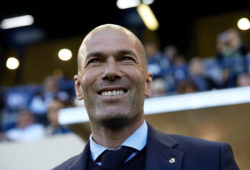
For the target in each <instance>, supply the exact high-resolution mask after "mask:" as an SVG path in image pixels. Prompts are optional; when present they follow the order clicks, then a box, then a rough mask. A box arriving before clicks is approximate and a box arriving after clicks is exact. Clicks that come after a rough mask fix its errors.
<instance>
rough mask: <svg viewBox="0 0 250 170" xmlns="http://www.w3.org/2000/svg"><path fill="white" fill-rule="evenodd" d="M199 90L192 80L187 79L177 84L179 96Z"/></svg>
mask: <svg viewBox="0 0 250 170" xmlns="http://www.w3.org/2000/svg"><path fill="white" fill-rule="evenodd" d="M197 91H198V88H197V86H196V84H195V82H194V81H193V80H192V79H189V78H188V79H185V80H182V81H180V82H179V83H178V84H177V94H186V93H194V92H197Z"/></svg>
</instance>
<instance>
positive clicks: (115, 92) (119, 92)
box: [101, 90, 126, 96]
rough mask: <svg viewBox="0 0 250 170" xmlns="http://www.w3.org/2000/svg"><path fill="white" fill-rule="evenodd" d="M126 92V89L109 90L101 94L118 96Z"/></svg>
mask: <svg viewBox="0 0 250 170" xmlns="http://www.w3.org/2000/svg"><path fill="white" fill-rule="evenodd" d="M125 93H126V92H125V91H124V90H108V91H103V92H101V96H117V95H123V94H125Z"/></svg>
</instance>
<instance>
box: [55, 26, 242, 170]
mask: <svg viewBox="0 0 250 170" xmlns="http://www.w3.org/2000/svg"><path fill="white" fill-rule="evenodd" d="M74 80H75V89H76V95H77V97H78V99H79V100H84V102H85V106H86V110H87V112H88V116H89V120H90V127H91V131H92V134H91V136H90V138H89V141H88V143H87V145H86V146H85V149H84V151H83V152H82V153H81V154H79V155H76V156H74V157H72V158H70V159H69V160H67V161H65V162H64V163H62V164H61V165H59V166H57V167H56V168H54V170H108V169H110V170H115V169H119V170H127V169H131V170H132V169H133V170H144V169H146V170H168V169H169V170H237V169H238V167H237V165H236V163H235V161H234V157H233V153H232V150H231V147H230V146H229V145H228V144H225V143H217V142H211V141H205V140H202V139H196V138H190V137H185V136H179V135H169V134H164V133H161V132H159V131H157V130H155V129H154V128H153V127H152V126H151V125H149V124H148V123H146V121H145V119H144V111H143V106H144V99H145V98H146V97H150V95H151V85H152V73H150V72H148V70H147V63H146V53H145V49H144V47H143V45H142V43H141V41H140V40H139V39H138V38H137V37H136V36H135V35H134V34H133V33H132V32H131V31H129V30H128V29H126V28H124V27H121V26H118V25H113V24H105V25H101V26H99V27H97V28H95V29H93V30H92V31H91V32H90V33H89V34H88V35H87V36H86V37H85V38H84V40H83V42H82V44H81V46H80V49H79V52H78V74H77V75H76V76H75V77H74Z"/></svg>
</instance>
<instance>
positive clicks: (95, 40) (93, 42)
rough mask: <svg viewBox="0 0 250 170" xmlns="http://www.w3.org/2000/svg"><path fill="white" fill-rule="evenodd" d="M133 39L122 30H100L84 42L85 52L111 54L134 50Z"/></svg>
mask: <svg viewBox="0 0 250 170" xmlns="http://www.w3.org/2000/svg"><path fill="white" fill-rule="evenodd" d="M135 43H136V42H135V38H134V36H132V34H130V33H127V32H126V31H123V30H102V31H99V32H94V33H93V34H91V35H90V36H89V38H88V39H87V40H86V42H85V52H87V53H90V52H113V51H117V50H135Z"/></svg>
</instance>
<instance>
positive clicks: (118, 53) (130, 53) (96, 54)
mask: <svg viewBox="0 0 250 170" xmlns="http://www.w3.org/2000/svg"><path fill="white" fill-rule="evenodd" d="M124 54H129V55H132V56H134V57H136V54H135V53H134V52H133V51H131V50H118V51H116V52H115V55H124ZM105 55H106V54H105V53H104V52H92V53H89V54H88V55H87V57H86V60H87V59H88V58H90V57H92V56H105Z"/></svg>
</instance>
